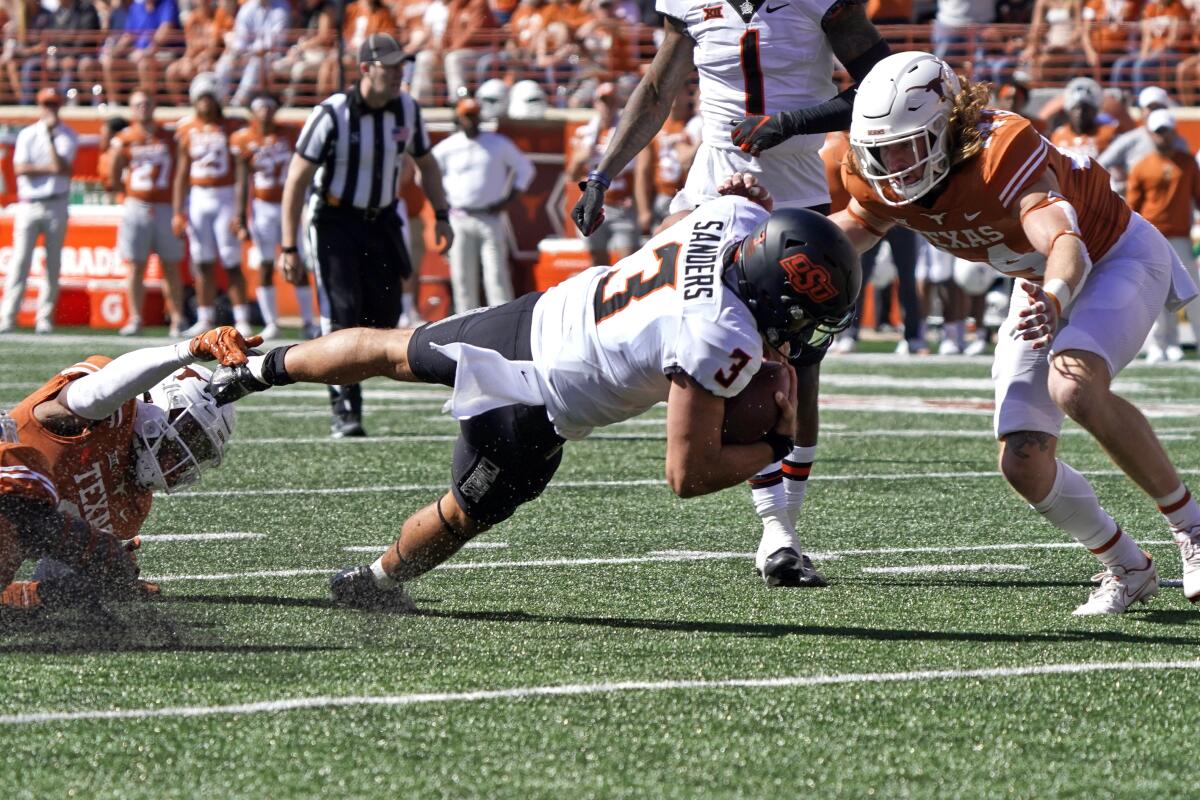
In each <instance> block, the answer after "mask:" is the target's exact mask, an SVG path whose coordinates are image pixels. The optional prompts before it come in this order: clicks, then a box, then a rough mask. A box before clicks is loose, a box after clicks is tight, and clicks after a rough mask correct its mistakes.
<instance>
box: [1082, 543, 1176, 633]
mask: <svg viewBox="0 0 1200 800" xmlns="http://www.w3.org/2000/svg"><path fill="white" fill-rule="evenodd" d="M1142 555H1144V556H1145V557H1146V566H1144V567H1142V568H1141V569H1125V568H1124V567H1109V568H1108V570H1107V571H1106V572H1104V573H1102V575H1103V577H1102V578H1101V579H1100V586H1098V587H1097V588H1096V589H1094V590H1093V591H1092V593H1091V595H1089V596H1088V599H1087V602H1086V603H1084V604H1083V605H1081V606H1080V607H1079V608H1077V609H1075V611H1074V612H1073V616H1076V617H1091V616H1096V615H1099V614H1124V613H1125V611H1126V610H1127V609H1128V608H1129V607H1130V606H1131V605H1133V604H1134V603H1147V602H1149V601H1150V598H1151V597H1154V595H1156V594H1158V570H1156V569H1155V568H1154V560H1153V559H1152V558H1150V554H1149V553H1147V552H1146V551H1145V550H1143V551H1142ZM1197 569H1198V570H1200V561H1198V564H1197ZM1195 579H1196V581H1197V582H1198V583H1200V571H1198V572H1197V574H1196V578H1195Z"/></svg>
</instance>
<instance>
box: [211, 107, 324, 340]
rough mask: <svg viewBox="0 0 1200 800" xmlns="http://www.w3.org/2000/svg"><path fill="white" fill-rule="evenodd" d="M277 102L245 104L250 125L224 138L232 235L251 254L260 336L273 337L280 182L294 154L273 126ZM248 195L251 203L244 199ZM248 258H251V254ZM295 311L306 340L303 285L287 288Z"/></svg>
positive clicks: (308, 306) (309, 328) (308, 300)
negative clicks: (232, 177)
mask: <svg viewBox="0 0 1200 800" xmlns="http://www.w3.org/2000/svg"><path fill="white" fill-rule="evenodd" d="M278 108H279V101H277V100H276V99H275V98H274V97H272V96H271V95H269V94H260V95H258V96H257V97H255V98H254V99H253V100H251V101H250V115H251V116H250V124H249V125H248V126H246V127H245V128H242V129H241V130H240V131H236V132H235V133H234V134H233V135H232V136H230V137H229V152H230V153H231V154H232V155H233V158H234V163H235V173H236V176H237V192H236V193H237V215H236V216H235V217H234V219H233V225H234V230H235V231H236V232H237V235H238V238H239V239H241V240H242V241H246V240H247V239H249V240H250V241H251V242H252V243H253V244H254V253H257V262H258V263H257V264H254V263H252V264H251V266H253V267H256V268H257V269H258V271H259V272H258V288H257V289H255V292H256V294H257V295H258V308H259V310H260V311H262V315H263V323H264V328H263V330H262V333H261V336H262V337H263V338H264V339H274V338H275V337H276V336H278V335H279V306H278V305H277V304H276V302H275V286H274V278H275V253H276V251H277V250H278V249H279V241H280V238H279V237H280V235H281V233H282V231H281V230H280V226H281V225H282V224H283V211H282V208H281V206H280V203H282V202H283V182H284V179H285V178H286V177H287V169H288V164H289V163H291V160H292V153H293V152H294V151H295V149H296V137H295V135H293V134H292V133H291V132H289V131H286V130H284V129H281V128H280V127H279V126H278V125H276V124H275V111H276V110H277V109H278ZM251 194H253V198H254V200H253V203H251V202H250V196H251ZM252 255H253V253H252ZM293 288H294V289H295V291H296V303H297V305H299V306H300V320H301V323H302V324H303V326H304V333H305V336H306V337H307V336H308V335H309V334H310V333H312V332H314V331H315V328H316V323H315V322H314V320H313V302H312V289H311V288H309V285H308V284H307V283H305V284H304V285H303V286H295V287H293Z"/></svg>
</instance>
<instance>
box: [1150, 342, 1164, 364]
mask: <svg viewBox="0 0 1200 800" xmlns="http://www.w3.org/2000/svg"><path fill="white" fill-rule="evenodd" d="M1166 358H1167V354H1166V353H1165V352H1163V349H1162V348H1161V347H1159V346H1157V345H1153V344H1152V345H1150V346H1149V347H1147V348H1146V363H1147V364H1158V363H1161V362H1162V361H1164V360H1166Z"/></svg>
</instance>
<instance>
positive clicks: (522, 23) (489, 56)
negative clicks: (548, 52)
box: [475, 0, 551, 86]
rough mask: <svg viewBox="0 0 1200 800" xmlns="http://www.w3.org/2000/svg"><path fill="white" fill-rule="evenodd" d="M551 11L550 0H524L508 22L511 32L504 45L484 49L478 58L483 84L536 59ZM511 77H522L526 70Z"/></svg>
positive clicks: (478, 77) (478, 78) (477, 74)
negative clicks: (500, 47) (538, 43)
mask: <svg viewBox="0 0 1200 800" xmlns="http://www.w3.org/2000/svg"><path fill="white" fill-rule="evenodd" d="M550 11H551V7H550V5H549V4H548V3H547V2H546V0H521V4H520V5H518V6H517V7H516V9H515V10H514V11H513V13H512V16H511V17H510V18H509V20H508V22H507V23H506V24H505V26H504V29H505V30H506V31H507V35H506V36H505V37H504V42H503V46H502V47H503V49H501V50H498V51H493V52H488V53H484V54H483V55H481V56H480V57H479V61H478V62H476V65H475V80H476V82H477V83H479V85H480V86H482V85H483V84H484V82H486V81H487V80H489V79H491V78H493V77H496V76H497V73H502V72H508V73H514V72H516V69H517V68H519V67H525V66H527V65H529V64H532V63H533V61H534V59H535V57H536V56H535V53H536V50H537V40H538V38H539V37H540V36H541V34H542V31H544V30H545V29H546V25H547V23H548V20H549V19H550V18H551V14H550ZM509 77H510V79H519V78H522V77H525V73H524V72H520V73H518V74H510V75H509Z"/></svg>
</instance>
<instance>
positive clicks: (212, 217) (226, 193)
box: [171, 72, 250, 336]
mask: <svg viewBox="0 0 1200 800" xmlns="http://www.w3.org/2000/svg"><path fill="white" fill-rule="evenodd" d="M221 94H222V92H221V82H220V80H219V79H218V78H217V76H216V75H215V74H213V73H211V72H202V73H200V74H199V75H197V76H196V77H195V78H194V79H192V85H191V88H190V89H189V90H188V98H189V99H190V100H191V101H192V110H193V113H192V114H190V115H188V116H187V117H185V118H184V119H183V120H181V121H180V123H179V127H178V129H177V130H176V132H175V138H176V141H178V143H179V152H178V164H177V165H176V167H175V183H174V194H173V198H174V207H175V209H174V210H175V214H174V216H173V217H172V218H171V227H172V228H173V229H174V231H175V234H176V235H177V236H182V235H183V234H184V232H185V231H186V232H187V237H188V256H189V259H190V261H191V268H192V277H194V278H195V279H196V317H197V319H196V324H195V325H193V326H192V327H191V328H189V329H188V330H186V331H184V335H185V336H194V335H196V334H198V333H200V332H202V331H206V330H208V329H209V328H211V327H213V325H215V324H216V319H217V309H216V299H217V284H216V276H215V275H214V274H213V270H214V268H215V262H216V259H217V257H218V256H220V258H221V266H222V267H224V268H225V274H226V277H228V279H229V300H230V302H231V303H233V321H234V325H235V326H236V327H237V329H238V331H239V332H240V333H241V334H242V335H243V336H249V335H250V306H249V305H247V303H246V278H245V276H244V275H242V244H241V242H239V241H238V238H237V235H236V234H235V233H234V231H233V215H234V210H235V206H236V200H235V197H234V190H233V182H234V177H233V164H232V163H231V155H230V152H229V136H230V134H232V133H233V131H235V130H236V129H237V128H238V127H240V125H239V123H238V122H237V121H236V120H232V119H229V118H227V117H226V116H225V113H224V111H223V110H222V109H221V102H222V99H221ZM185 207H186V214H185V212H184V209H185Z"/></svg>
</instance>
